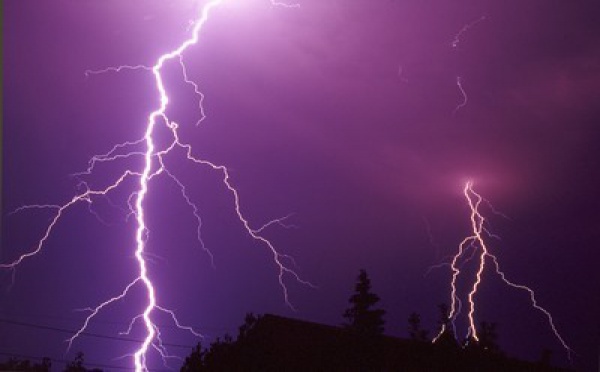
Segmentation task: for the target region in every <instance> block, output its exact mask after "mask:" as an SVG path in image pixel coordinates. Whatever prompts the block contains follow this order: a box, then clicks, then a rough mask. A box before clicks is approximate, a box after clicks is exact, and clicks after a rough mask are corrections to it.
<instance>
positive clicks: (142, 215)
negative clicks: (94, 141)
mask: <svg viewBox="0 0 600 372" xmlns="http://www.w3.org/2000/svg"><path fill="white" fill-rule="evenodd" d="M224 1H225V0H210V1H208V2H207V3H205V4H204V6H203V7H202V9H201V10H200V14H199V16H198V18H197V19H196V20H195V21H193V22H192V23H191V26H192V30H191V36H190V37H189V38H188V39H186V40H185V41H183V42H182V43H181V44H180V45H179V46H178V47H177V48H176V49H174V50H172V51H170V52H168V53H165V54H163V55H161V56H160V57H159V58H158V60H157V61H156V63H155V64H154V65H153V66H145V65H122V66H117V67H108V68H105V69H101V70H87V71H85V76H86V78H89V77H91V76H93V75H99V74H104V73H119V72H123V71H139V70H141V71H143V72H151V73H152V75H153V77H154V81H155V85H156V90H157V92H158V95H159V99H160V104H159V106H158V108H157V109H156V110H154V111H152V112H151V113H150V114H149V115H148V119H147V122H146V127H145V131H144V136H143V137H142V138H140V139H138V140H135V141H128V142H123V143H120V144H117V145H115V146H114V147H113V148H112V149H111V150H110V151H108V152H106V153H104V154H101V155H95V156H93V157H92V158H91V159H90V160H89V162H88V166H87V168H86V169H85V170H84V171H82V172H80V173H75V174H74V175H73V176H75V177H83V176H87V175H90V174H92V173H93V171H94V169H95V167H96V166H97V165H98V164H100V163H111V162H117V161H120V160H124V159H128V158H132V157H137V158H143V161H144V166H143V169H142V171H132V170H126V171H125V172H123V173H122V174H121V176H120V177H118V178H117V180H116V181H115V182H113V183H112V184H110V185H109V186H106V187H105V188H103V189H91V188H89V187H88V185H87V183H85V182H83V181H82V182H81V183H82V184H83V186H85V189H84V191H83V192H81V193H79V194H77V195H76V196H74V197H73V198H72V199H71V200H70V201H69V202H67V203H65V204H63V205H55V204H39V205H29V206H23V207H20V208H18V209H17V210H15V211H14V212H13V213H16V212H23V211H25V210H29V209H45V210H52V211H54V214H53V217H52V218H51V219H50V223H49V224H48V226H47V227H46V229H45V231H44V234H43V236H42V238H41V239H40V240H39V241H38V243H37V244H36V246H35V247H34V249H33V250H31V251H30V252H28V253H25V254H22V255H21V256H19V257H18V258H17V259H15V260H14V261H12V262H10V263H5V264H0V268H1V269H9V270H12V272H13V280H14V273H15V271H16V268H17V266H18V265H20V264H21V263H22V262H23V261H24V260H26V259H29V258H31V257H33V256H35V255H37V254H38V253H39V252H40V251H41V250H42V249H43V247H44V245H45V244H46V242H47V240H48V239H49V237H50V235H51V233H52V231H53V229H54V227H55V226H56V225H57V223H58V222H59V220H60V219H61V217H62V216H63V214H64V213H65V212H66V211H67V210H68V209H70V208H71V207H72V206H74V205H76V204H78V203H79V202H87V203H89V204H92V201H93V200H92V199H93V198H95V197H106V196H107V195H108V194H110V193H111V192H112V191H114V190H115V189H117V188H118V187H119V186H121V185H122V184H123V183H124V182H125V180H126V179H128V178H135V179H137V182H138V188H137V190H135V191H134V192H133V193H131V194H130V195H129V198H128V199H127V204H128V207H129V215H132V216H134V217H135V221H136V226H137V227H136V230H135V241H136V248H135V252H134V253H135V259H136V261H137V264H138V268H139V274H138V275H137V277H136V278H134V279H133V280H132V281H131V282H130V283H129V284H127V285H126V286H125V287H124V289H123V290H122V291H121V292H120V293H119V294H118V295H116V296H114V297H111V298H109V299H108V300H106V301H104V302H102V303H100V304H99V305H98V306H96V307H93V308H86V309H84V311H86V312H89V314H88V315H87V316H86V318H85V320H84V322H83V325H82V326H81V327H80V328H79V330H78V331H77V332H76V333H75V334H74V335H73V336H71V337H70V338H68V339H67V340H66V342H67V343H68V348H67V350H69V349H70V348H71V346H72V344H73V342H74V341H75V340H76V339H77V338H78V337H79V336H80V335H81V334H83V332H85V331H86V329H87V327H88V325H89V324H90V322H91V321H92V320H93V318H94V317H95V316H96V315H97V314H98V313H99V312H100V311H102V310H103V309H104V308H106V307H107V306H109V305H111V304H113V303H114V302H116V301H119V300H122V299H123V298H125V297H126V296H127V295H128V293H129V292H130V290H131V289H132V288H133V287H134V286H139V285H141V286H143V287H144V289H145V291H146V294H147V303H146V305H145V307H144V310H143V312H141V313H140V314H138V315H137V316H135V317H134V318H133V319H132V320H131V322H130V324H129V328H128V329H127V331H126V332H124V334H129V333H130V332H131V331H132V330H133V327H134V325H135V323H138V322H142V323H143V326H144V328H145V330H146V335H145V337H144V338H143V341H142V343H141V345H140V346H139V348H138V349H137V350H136V351H135V352H134V353H133V355H132V357H133V360H134V365H135V370H136V372H141V371H148V365H147V354H148V352H149V349H150V348H152V349H154V350H156V351H157V352H158V353H159V354H160V355H161V356H162V358H163V361H164V362H165V363H166V359H167V358H172V357H173V356H170V355H169V354H168V353H167V350H166V348H165V346H164V345H163V342H162V339H161V334H160V330H159V328H158V326H157V325H156V324H155V323H154V321H153V320H152V315H153V313H155V312H156V311H160V312H163V313H166V314H168V315H169V316H170V317H171V319H172V321H173V322H174V323H175V325H176V326H177V327H178V328H179V329H182V330H186V331H189V332H191V333H192V334H193V335H195V336H198V337H201V335H200V334H199V333H197V332H195V331H194V330H193V329H192V328H191V327H188V326H185V325H182V324H181V323H180V322H179V320H178V319H177V317H176V315H175V313H174V312H173V311H171V310H169V309H167V308H164V307H162V306H161V305H160V304H159V303H158V300H157V295H156V291H155V288H154V285H153V283H152V281H151V278H150V275H149V273H148V266H147V259H146V258H145V256H146V255H147V254H148V253H147V252H146V242H147V240H148V234H149V230H148V227H147V225H146V212H145V209H144V203H145V201H146V197H147V195H148V191H149V183H150V181H151V180H152V179H153V178H154V177H156V176H158V175H161V174H164V175H166V176H167V177H169V178H170V179H172V180H173V181H174V182H175V184H177V186H178V187H179V189H180V191H181V194H182V197H183V199H184V200H185V201H186V203H187V204H188V205H189V206H190V208H191V209H192V214H193V215H194V217H195V218H196V221H197V239H198V241H199V243H200V245H201V247H202V249H203V250H204V251H205V252H206V253H207V254H208V256H209V257H210V260H211V263H212V264H213V266H214V256H213V254H212V253H211V252H210V250H208V248H206V247H205V245H204V242H203V241H202V237H201V226H202V220H201V218H200V215H199V211H198V208H197V206H196V205H195V204H194V203H193V202H192V200H191V199H190V197H189V196H188V193H187V190H186V187H185V185H184V184H183V183H182V182H181V181H179V179H178V178H177V177H176V176H175V175H174V174H173V173H172V172H170V171H169V170H168V169H167V167H166V166H165V163H164V156H165V155H167V154H169V153H170V152H171V151H172V150H174V149H176V148H179V149H181V150H183V151H184V154H185V157H186V159H187V160H189V161H191V162H193V163H194V164H198V165H201V166H207V167H209V168H211V169H212V170H214V171H216V172H219V173H220V174H221V176H222V182H223V185H224V186H225V187H226V188H227V190H228V191H229V192H230V194H231V196H232V198H233V203H234V204H233V206H234V210H235V213H236V215H237V218H238V219H239V221H240V222H241V224H242V226H243V228H244V229H245V231H246V232H247V233H248V235H250V237H251V238H252V239H254V240H255V241H257V242H258V243H260V244H262V245H263V246H265V247H266V248H268V251H269V252H270V253H271V256H272V259H273V262H274V264H275V266H276V267H277V270H278V275H277V277H278V283H279V285H280V287H281V289H282V292H283V297H284V300H285V303H286V304H287V305H288V306H289V307H290V308H292V309H293V306H292V305H291V303H290V301H289V294H288V289H287V286H286V284H285V281H284V280H285V277H286V276H290V277H292V278H293V279H295V280H296V281H298V282H299V283H302V284H304V285H308V286H311V287H314V285H312V284H311V283H309V282H307V281H305V280H303V279H301V278H300V276H299V275H298V274H297V273H296V272H295V271H294V270H292V269H290V268H289V267H288V266H286V264H285V263H284V261H289V262H291V263H292V264H293V265H295V262H294V260H293V258H292V257H291V256H288V255H285V254H282V253H280V252H279V251H278V250H277V249H276V248H275V246H274V245H273V243H272V242H271V241H270V240H268V239H267V238H265V237H264V236H262V235H261V233H262V232H263V231H264V230H265V229H266V228H268V227H269V226H271V225H275V224H278V225H281V226H283V227H286V228H287V227H292V226H291V225H286V224H285V223H284V221H285V220H286V218H287V217H288V216H286V217H283V218H279V219H274V220H272V221H269V222H267V223H266V224H264V225H263V226H261V227H259V228H257V229H254V228H252V227H251V225H250V222H249V221H248V219H247V218H246V217H245V216H244V214H242V211H241V205H240V196H239V193H238V191H237V189H236V188H235V187H234V186H233V185H232V183H231V181H230V174H229V170H228V168H227V167H225V166H223V165H217V164H215V163H212V162H210V161H208V160H204V159H199V158H196V157H194V156H193V155H192V146H191V145H190V144H187V143H184V142H182V141H181V140H180V138H179V135H178V124H177V123H175V122H172V121H170V120H169V118H168V116H167V113H166V111H167V108H168V105H169V96H168V93H167V90H166V88H165V85H164V79H163V76H162V69H163V67H164V66H165V64H166V63H168V62H171V61H176V62H177V63H178V64H179V65H180V67H181V73H182V79H183V81H184V82H185V83H186V84H188V85H190V86H191V87H193V89H194V92H195V94H196V95H197V96H198V97H199V99H198V108H199V111H200V118H199V120H198V121H197V123H196V125H199V124H200V123H201V122H202V121H203V120H204V118H205V117H206V116H205V113H204V108H203V105H202V104H203V99H204V95H203V94H202V93H201V91H200V89H199V87H198V85H197V84H196V83H195V82H194V81H192V80H191V79H190V78H189V76H188V71H187V68H186V65H185V63H184V60H183V53H184V52H185V51H186V50H187V49H188V48H189V47H191V46H192V45H195V44H196V43H197V42H198V40H199V36H200V32H201V30H202V28H203V26H204V24H205V23H206V22H207V21H208V18H209V15H210V12H211V11H212V10H213V9H214V8H216V7H217V6H219V5H221V4H222V3H223V2H224ZM271 5H272V6H278V7H285V8H297V7H299V5H298V4H287V3H281V2H278V1H275V0H271ZM160 124H164V125H165V126H166V127H167V128H168V129H169V130H170V131H171V134H172V138H173V139H172V141H171V143H170V144H169V145H168V146H167V147H166V148H164V149H157V145H156V144H155V139H154V133H155V127H156V126H157V125H160ZM140 148H141V149H140Z"/></svg>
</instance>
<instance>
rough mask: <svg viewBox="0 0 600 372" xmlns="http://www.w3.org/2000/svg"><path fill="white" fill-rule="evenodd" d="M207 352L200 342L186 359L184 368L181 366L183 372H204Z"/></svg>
mask: <svg viewBox="0 0 600 372" xmlns="http://www.w3.org/2000/svg"><path fill="white" fill-rule="evenodd" d="M205 355H206V351H203V350H202V343H200V342H198V344H196V346H195V347H194V348H192V352H191V354H190V355H188V356H187V357H186V358H185V361H184V363H183V366H181V369H180V371H181V372H193V371H202V370H203V367H204V356H205Z"/></svg>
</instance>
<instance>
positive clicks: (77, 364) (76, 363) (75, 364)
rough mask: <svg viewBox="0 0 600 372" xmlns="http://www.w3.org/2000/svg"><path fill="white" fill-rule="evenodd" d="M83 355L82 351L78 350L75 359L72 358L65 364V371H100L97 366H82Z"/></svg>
mask: <svg viewBox="0 0 600 372" xmlns="http://www.w3.org/2000/svg"><path fill="white" fill-rule="evenodd" d="M84 360H85V358H84V355H83V352H81V351H80V352H78V353H77V355H75V359H73V361H72V362H70V363H69V364H67V366H66V367H65V372H101V371H102V370H101V369H98V368H92V369H87V368H85V367H84V366H83V363H84Z"/></svg>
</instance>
